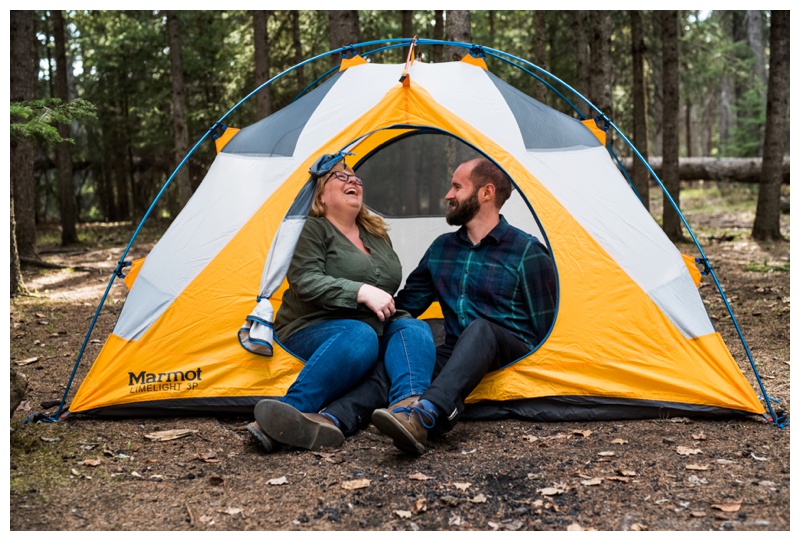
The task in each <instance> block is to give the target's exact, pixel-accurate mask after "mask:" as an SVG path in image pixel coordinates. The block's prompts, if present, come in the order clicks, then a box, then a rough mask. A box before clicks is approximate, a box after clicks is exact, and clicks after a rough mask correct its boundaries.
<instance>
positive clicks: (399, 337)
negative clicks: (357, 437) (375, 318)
mask: <svg viewBox="0 0 800 541" xmlns="http://www.w3.org/2000/svg"><path fill="white" fill-rule="evenodd" d="M282 345H283V346H284V347H285V348H286V349H287V350H289V351H290V352H292V353H293V354H295V355H297V356H298V357H300V358H301V359H303V360H305V362H306V365H305V366H304V367H303V369H302V370H301V371H300V373H299V374H298V375H297V379H296V380H295V382H294V383H293V384H292V385H291V387H289V390H288V391H287V392H286V395H285V396H283V397H282V398H281V399H280V400H281V401H282V402H285V403H287V404H289V405H291V406H293V407H295V408H297V409H298V410H299V411H301V412H303V413H315V412H317V411H319V410H321V409H322V408H323V407H324V406H325V405H327V404H329V403H330V402H332V401H333V400H335V399H337V398H339V397H340V396H342V395H343V394H345V393H346V392H347V391H349V390H350V389H352V388H353V387H355V386H356V385H357V384H358V383H360V382H361V380H362V379H363V378H364V377H365V376H366V375H367V374H368V373H369V372H370V371H371V370H372V368H373V367H374V366H375V364H376V363H377V362H378V360H379V358H381V357H382V358H383V361H384V364H385V367H386V372H387V374H388V375H389V379H390V381H391V388H390V391H389V397H388V398H389V403H390V404H393V403H395V402H397V401H398V400H402V399H403V398H407V397H409V396H414V395H419V394H422V393H423V392H424V391H425V390H426V389H427V388H428V386H429V385H430V381H431V374H432V373H433V368H434V366H435V364H436V348H435V345H434V343H433V335H432V334H431V331H430V327H428V325H427V323H425V322H424V321H420V320H417V319H412V318H400V319H396V320H393V321H391V322H389V323H388V324H387V325H386V327H384V333H383V335H382V336H380V337H379V336H378V335H377V334H376V333H375V331H374V330H373V329H372V327H370V326H369V325H367V324H366V323H363V322H361V321H356V320H352V319H339V320H331V321H323V322H321V323H317V324H314V325H311V326H310V327H306V328H305V329H302V330H300V331H298V332H296V333H294V334H293V335H292V336H290V337H289V338H288V339H287V340H286V341H284V342H282Z"/></svg>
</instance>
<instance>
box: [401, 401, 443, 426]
mask: <svg viewBox="0 0 800 541" xmlns="http://www.w3.org/2000/svg"><path fill="white" fill-rule="evenodd" d="M392 413H405V414H406V415H408V416H409V417H411V414H412V413H416V414H417V417H418V418H419V421H420V422H421V423H422V426H424V427H425V428H427V429H428V430H430V429H432V428H433V426H434V425H435V424H436V417H437V415H438V414H437V413H436V412H435V411H430V410H426V409H425V408H423V407H420V406H412V407H410V408H409V407H405V406H403V407H399V408H395V409H393V410H392Z"/></svg>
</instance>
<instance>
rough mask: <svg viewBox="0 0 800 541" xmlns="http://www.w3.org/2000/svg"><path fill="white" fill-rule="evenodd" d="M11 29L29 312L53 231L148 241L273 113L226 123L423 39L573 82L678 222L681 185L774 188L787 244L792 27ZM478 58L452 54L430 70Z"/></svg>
mask: <svg viewBox="0 0 800 541" xmlns="http://www.w3.org/2000/svg"><path fill="white" fill-rule="evenodd" d="M10 23H11V64H10V79H11V85H10V89H11V136H12V141H11V182H10V188H11V198H10V203H11V209H10V211H11V212H10V223H11V231H12V235H11V238H12V242H11V294H12V296H13V295H15V294H17V293H20V292H22V291H24V284H23V283H22V280H21V277H20V276H21V275H20V273H19V265H20V262H21V263H22V264H31V265H36V264H41V257H40V255H39V254H38V251H37V228H38V227H41V226H42V225H43V224H57V225H58V226H59V228H60V235H61V243H62V245H64V246H69V245H71V244H75V243H79V242H80V240H81V239H80V236H79V234H78V229H77V225H78V224H82V223H91V222H115V223H116V222H131V223H132V224H134V225H135V224H136V223H138V222H139V221H140V220H141V219H142V217H143V216H144V215H145V213H146V211H147V209H148V207H149V206H150V204H151V202H152V201H153V198H154V197H155V196H156V194H157V193H158V192H159V190H161V188H162V187H163V186H164V184H165V181H166V180H167V179H168V178H170V176H171V175H172V174H173V172H174V171H175V170H176V167H177V166H178V164H180V163H181V161H182V160H183V159H184V157H186V156H187V153H189V151H190V149H193V145H194V144H195V142H196V141H198V139H200V138H201V137H202V136H203V134H204V133H206V132H207V131H208V130H209V129H210V128H211V127H212V126H214V125H215V122H217V119H219V118H220V117H221V115H223V114H224V113H225V112H226V111H228V110H229V109H230V108H231V107H232V106H233V105H234V104H237V103H239V102H240V101H241V100H242V99H243V98H244V97H246V96H250V95H252V96H253V99H248V100H246V101H245V102H243V103H242V104H241V106H240V107H237V108H236V111H235V113H234V114H233V115H231V116H230V117H229V118H227V119H226V124H228V125H231V126H237V127H244V126H247V125H250V124H253V123H254V122H256V121H258V120H259V119H261V118H264V117H265V116H267V115H269V114H270V113H272V112H274V111H278V110H280V109H281V108H282V107H284V106H286V105H287V104H288V103H290V102H291V101H292V100H293V99H295V98H296V97H297V96H298V94H300V93H302V92H304V91H307V89H309V88H312V87H314V86H315V85H318V84H320V82H321V81H322V80H323V79H324V77H325V76H327V75H328V74H329V73H330V71H331V68H333V67H335V66H336V65H337V64H338V62H339V61H340V57H337V56H336V55H332V56H330V57H327V58H326V60H325V61H324V62H314V63H308V64H303V63H304V62H305V61H306V60H308V59H311V58H314V57H316V56H318V55H321V54H323V53H326V52H327V51H330V50H335V49H339V48H342V47H345V46H348V45H352V44H357V43H364V42H371V41H378V40H387V39H392V38H401V37H405V38H411V37H414V36H418V37H420V38H429V39H431V40H444V41H449V42H460V43H473V44H478V45H482V46H485V47H491V48H494V49H498V50H502V51H506V52H508V53H510V54H512V55H515V56H517V57H520V58H523V59H526V60H528V61H530V62H532V63H534V64H535V65H536V66H539V67H540V68H542V69H544V70H547V71H548V72H550V73H552V74H554V75H556V76H557V77H558V78H559V79H560V80H562V81H564V82H565V83H566V84H567V85H569V86H570V87H572V88H573V89H576V91H577V92H579V93H580V94H582V95H583V96H585V97H586V98H587V99H588V101H589V102H591V104H593V105H594V106H595V108H596V109H595V110H596V111H601V112H602V115H601V116H600V117H599V118H602V116H605V118H606V119H607V120H610V121H611V122H613V124H614V125H615V126H617V127H619V129H620V131H621V132H622V133H625V134H628V136H629V138H630V140H631V141H632V143H633V145H634V146H635V147H636V149H637V150H638V151H639V153H640V154H641V156H642V157H643V158H645V159H648V160H650V159H652V161H653V163H654V164H655V163H656V162H657V163H658V166H657V174H658V175H659V177H660V180H661V181H663V185H664V187H665V189H667V190H668V191H669V193H670V195H671V198H672V199H673V200H674V201H675V202H676V205H678V206H679V205H680V187H681V181H687V180H722V181H726V180H742V179H744V180H746V181H748V182H758V183H760V188H759V199H758V208H757V213H756V218H755V221H754V223H753V230H752V235H753V237H754V238H757V239H765V240H774V239H780V238H781V233H780V227H779V214H780V204H781V201H780V196H781V185H782V184H785V183H787V182H788V149H789V122H788V117H789V104H788V96H789V12H788V11H463V10H461V11H457V10H451V11H447V10H414V11H410V10H394V11H391V10H386V11H380V10H374V11H373V10H359V11H333V10H331V11H296V10H295V11H144V10H142V11H79V10H74V11H12V12H11V15H10ZM405 54H406V51H405V50H401V49H391V50H387V51H386V52H385V53H381V56H380V58H379V61H381V62H395V63H401V62H403V61H404V60H405ZM461 55H463V49H458V48H451V47H447V46H442V45H435V46H432V47H428V48H427V49H426V50H420V58H419V60H420V61H423V62H443V61H451V60H458V59H460V56H461ZM297 64H302V65H301V66H300V67H299V68H297V69H295V70H293V71H292V72H291V74H290V75H288V76H286V77H281V78H280V79H279V80H277V81H276V82H275V84H271V85H269V86H265V87H264V88H263V91H260V92H257V93H253V91H254V90H255V89H257V88H259V87H260V86H261V85H262V84H263V83H264V82H265V81H268V80H270V79H271V78H273V77H275V76H276V75H278V74H282V73H283V72H285V71H286V70H289V69H290V68H292V67H293V66H295V65H297ZM489 69H490V70H491V71H492V72H493V73H495V74H497V75H498V76H499V77H501V78H503V79H505V80H506V81H507V82H509V83H511V84H512V85H514V86H517V87H518V88H520V89H521V90H523V91H524V92H526V93H529V94H530V95H531V96H533V97H534V98H536V99H537V100H539V101H542V102H544V103H547V104H548V105H550V106H552V107H555V108H557V109H560V110H562V111H563V112H565V113H568V114H574V112H572V111H570V110H569V109H568V108H566V107H565V106H564V104H563V102H562V101H561V100H559V99H558V96H557V95H555V94H554V93H552V92H550V93H548V92H546V90H547V89H546V88H545V86H544V85H541V84H537V81H536V79H535V78H530V77H527V78H522V76H521V74H520V73H519V70H516V71H515V70H513V69H511V68H510V67H509V66H507V65H504V64H503V63H494V64H490V65H489ZM523 75H524V74H523ZM583 107H584V109H586V110H584V111H582V113H583V114H585V115H589V116H592V117H594V116H595V114H596V113H595V111H592V110H589V108H587V107H585V106H583ZM608 145H609V149H610V150H611V151H612V152H614V153H615V154H616V155H618V156H619V157H620V158H621V163H626V164H630V165H629V169H630V178H631V182H632V184H633V186H634V187H635V188H636V192H637V194H638V195H639V197H640V199H641V201H642V203H643V204H645V206H647V207H648V208H650V193H651V190H653V189H658V190H660V189H661V188H660V186H658V185H657V184H655V183H654V179H653V178H650V175H649V172H648V171H647V169H646V168H645V167H644V166H643V164H642V163H641V161H640V160H633V159H631V158H632V157H633V155H632V152H631V150H630V148H629V147H628V146H627V145H625V144H624V141H623V140H622V138H620V137H611V140H610V142H609V143H608ZM214 155H215V150H214V145H213V144H212V143H209V142H205V143H204V144H203V145H202V146H200V147H199V148H197V149H196V150H195V151H193V152H192V153H191V158H190V159H189V160H188V161H187V162H186V163H185V166H183V167H181V168H180V170H179V171H178V174H177V175H176V178H175V182H173V183H172V185H170V189H169V190H167V191H166V192H165V194H164V196H163V197H162V198H161V199H160V200H159V203H158V206H157V207H156V211H155V212H154V216H153V217H154V219H156V220H163V221H164V222H165V223H168V222H169V221H170V220H171V219H172V218H173V217H175V216H176V215H177V213H178V212H179V211H180V209H181V208H182V206H183V205H184V204H185V202H186V201H187V200H188V198H189V197H190V195H191V193H192V191H193V190H194V189H196V188H197V186H198V184H199V182H200V181H201V180H202V178H203V177H204V175H205V172H206V170H207V168H208V167H209V165H210V163H211V162H212V160H213V158H214ZM626 160H627V161H626ZM698 164H699V166H698ZM693 165H694V168H692V166H693ZM745 169H746V170H747V172H746V173H745V172H743V171H744V170H745ZM653 210H655V209H651V211H653ZM659 213H661V211H659ZM661 221H662V227H663V228H664V230H665V232H666V233H667V235H668V236H669V237H670V238H672V239H675V240H677V239H680V238H682V236H683V235H684V232H683V231H682V225H681V222H680V220H679V215H678V214H677V213H676V212H675V211H674V209H673V208H672V207H671V206H668V205H665V206H664V208H663V213H661Z"/></svg>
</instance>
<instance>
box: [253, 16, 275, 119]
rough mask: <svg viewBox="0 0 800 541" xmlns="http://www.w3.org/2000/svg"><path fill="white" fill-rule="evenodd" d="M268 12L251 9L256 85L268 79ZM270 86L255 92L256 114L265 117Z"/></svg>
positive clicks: (269, 102)
mask: <svg viewBox="0 0 800 541" xmlns="http://www.w3.org/2000/svg"><path fill="white" fill-rule="evenodd" d="M269 15H270V12H268V11H265V10H256V11H253V63H254V64H255V71H256V87H259V86H261V85H262V84H264V83H266V82H267V81H268V80H269V54H268V51H269V36H268V34H267V24H268V23H269ZM270 90H271V88H270V87H267V88H262V89H261V90H259V91H258V94H256V115H258V118H259V119H261V118H266V117H268V116H269V115H270V114H271V113H272V100H271V99H270Z"/></svg>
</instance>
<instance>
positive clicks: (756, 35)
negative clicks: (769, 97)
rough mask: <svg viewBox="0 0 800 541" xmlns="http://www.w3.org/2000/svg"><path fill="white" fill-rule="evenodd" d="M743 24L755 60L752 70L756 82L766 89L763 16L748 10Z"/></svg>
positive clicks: (758, 12)
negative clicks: (759, 82)
mask: <svg viewBox="0 0 800 541" xmlns="http://www.w3.org/2000/svg"><path fill="white" fill-rule="evenodd" d="M745 24H746V25H747V42H748V43H749V44H750V49H751V50H752V51H753V58H755V63H754V64H753V69H754V70H755V73H756V75H757V76H758V80H759V81H761V85H762V86H763V88H764V89H766V88H767V84H768V82H767V62H766V59H765V58H764V57H765V54H764V31H763V27H764V19H763V15H762V14H761V12H760V11H758V10H748V11H747V15H745Z"/></svg>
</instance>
